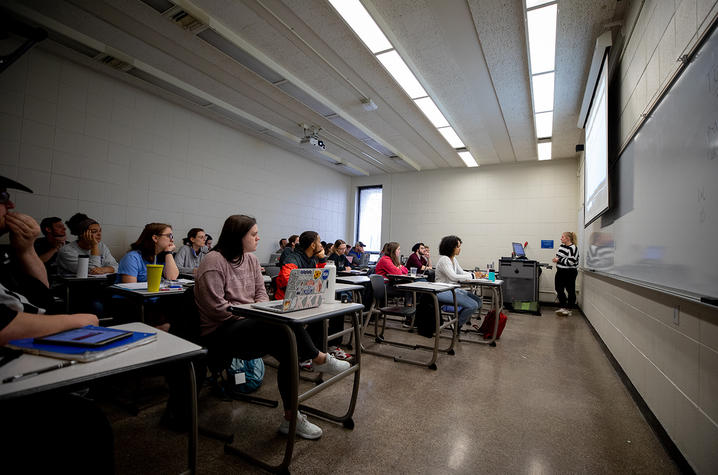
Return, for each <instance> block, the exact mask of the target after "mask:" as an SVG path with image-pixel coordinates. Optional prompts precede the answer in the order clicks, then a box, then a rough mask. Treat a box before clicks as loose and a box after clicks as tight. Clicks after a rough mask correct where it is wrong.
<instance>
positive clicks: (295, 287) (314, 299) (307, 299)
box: [252, 268, 329, 313]
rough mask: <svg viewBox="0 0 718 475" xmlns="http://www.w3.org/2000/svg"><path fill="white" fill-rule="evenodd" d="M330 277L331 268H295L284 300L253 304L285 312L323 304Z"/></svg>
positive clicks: (262, 308)
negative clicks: (323, 296)
mask: <svg viewBox="0 0 718 475" xmlns="http://www.w3.org/2000/svg"><path fill="white" fill-rule="evenodd" d="M328 278H329V269H327V268H324V269H293V270H292V272H291V273H290V274H289V281H288V282H287V290H286V291H285V293H284V300H272V301H269V302H259V303H254V304H252V307H253V308H256V309H259V310H266V311H268V312H275V313H285V312H295V311H297V310H305V309H307V308H314V307H318V306H320V305H321V304H322V290H323V288H324V286H325V285H326V281H327V279H328Z"/></svg>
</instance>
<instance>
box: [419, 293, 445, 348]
mask: <svg viewBox="0 0 718 475" xmlns="http://www.w3.org/2000/svg"><path fill="white" fill-rule="evenodd" d="M418 300H419V301H418V302H417V303H416V316H415V317H414V324H415V325H416V330H417V332H418V333H419V335H421V336H425V337H426V338H433V337H434V333H435V332H436V314H435V313H434V297H433V296H431V295H428V294H421V295H420V296H419V297H418ZM439 319H440V320H439V323H440V324H441V323H442V322H443V318H442V317H441V315H439Z"/></svg>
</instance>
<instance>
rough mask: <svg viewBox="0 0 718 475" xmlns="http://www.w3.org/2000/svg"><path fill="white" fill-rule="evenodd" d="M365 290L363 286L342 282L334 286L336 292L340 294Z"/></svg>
mask: <svg viewBox="0 0 718 475" xmlns="http://www.w3.org/2000/svg"><path fill="white" fill-rule="evenodd" d="M363 288H364V286H363V285H358V284H343V283H341V282H337V283H336V284H335V285H334V292H336V293H339V292H346V291H351V290H362V289H363Z"/></svg>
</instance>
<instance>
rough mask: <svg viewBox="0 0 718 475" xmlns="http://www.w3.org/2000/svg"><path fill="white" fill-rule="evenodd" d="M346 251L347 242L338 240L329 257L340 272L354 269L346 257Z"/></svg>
mask: <svg viewBox="0 0 718 475" xmlns="http://www.w3.org/2000/svg"><path fill="white" fill-rule="evenodd" d="M346 250H347V243H346V242H344V241H342V240H341V239H337V240H336V241H334V249H333V251H332V253H331V254H330V255H329V258H328V259H329V260H330V261H332V262H334V265H335V266H336V268H337V270H338V271H340V270H351V269H352V268H351V265H350V264H349V260H348V259H347V256H346Z"/></svg>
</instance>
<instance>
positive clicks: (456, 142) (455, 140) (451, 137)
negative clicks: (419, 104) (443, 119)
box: [437, 127, 465, 148]
mask: <svg viewBox="0 0 718 475" xmlns="http://www.w3.org/2000/svg"><path fill="white" fill-rule="evenodd" d="M437 130H438V131H439V132H441V135H443V136H444V138H445V139H446V141H447V142H449V145H451V146H452V147H454V148H464V147H465V145H464V142H462V141H461V139H460V138H459V136H458V135H456V132H455V131H454V129H452V128H451V127H442V128H440V129H437Z"/></svg>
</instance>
